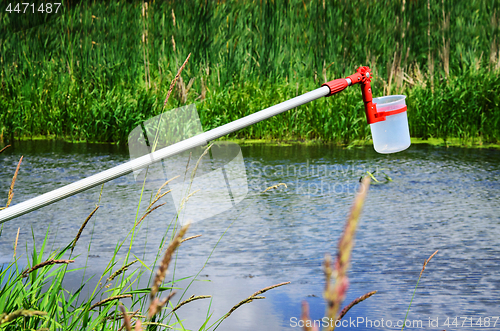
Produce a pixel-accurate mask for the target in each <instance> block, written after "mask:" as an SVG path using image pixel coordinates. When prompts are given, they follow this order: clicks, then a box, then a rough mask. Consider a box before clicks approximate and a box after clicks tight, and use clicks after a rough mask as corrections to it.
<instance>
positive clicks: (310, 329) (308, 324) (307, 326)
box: [300, 300, 319, 331]
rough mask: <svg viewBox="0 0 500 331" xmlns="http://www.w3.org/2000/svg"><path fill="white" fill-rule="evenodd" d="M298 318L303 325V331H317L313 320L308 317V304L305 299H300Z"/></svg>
mask: <svg viewBox="0 0 500 331" xmlns="http://www.w3.org/2000/svg"><path fill="white" fill-rule="evenodd" d="M300 320H301V321H302V323H303V325H304V331H318V330H319V329H318V328H317V327H316V326H314V322H312V321H311V319H310V318H309V304H308V303H307V301H305V300H304V301H302V315H301V316H300Z"/></svg>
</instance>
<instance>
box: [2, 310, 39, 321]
mask: <svg viewBox="0 0 500 331" xmlns="http://www.w3.org/2000/svg"><path fill="white" fill-rule="evenodd" d="M44 315H47V313H46V312H44V311H38V310H25V309H19V310H16V311H14V312H12V313H10V314H6V313H2V314H1V315H0V325H3V324H6V323H9V322H12V321H13V320H15V319H16V318H18V317H33V316H44Z"/></svg>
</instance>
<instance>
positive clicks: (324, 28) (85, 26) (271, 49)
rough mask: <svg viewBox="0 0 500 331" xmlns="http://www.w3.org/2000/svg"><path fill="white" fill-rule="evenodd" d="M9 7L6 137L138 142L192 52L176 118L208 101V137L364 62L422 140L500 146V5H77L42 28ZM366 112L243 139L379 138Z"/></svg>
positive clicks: (328, 103)
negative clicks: (136, 133) (135, 134)
mask: <svg viewBox="0 0 500 331" xmlns="http://www.w3.org/2000/svg"><path fill="white" fill-rule="evenodd" d="M5 6H6V4H3V7H2V8H0V9H1V10H2V14H1V15H2V16H1V19H0V24H1V25H0V28H1V31H2V33H0V43H1V45H2V46H1V47H2V52H1V53H2V55H1V56H0V76H1V77H0V79H1V84H0V109H1V110H2V111H1V112H0V137H4V138H12V137H15V136H30V135H55V136H58V137H64V138H69V139H73V140H87V141H114V142H125V141H126V137H127V135H128V133H129V132H130V131H131V130H132V129H133V128H134V127H135V126H137V125H138V124H139V123H140V122H142V121H144V120H145V119H147V118H149V117H151V116H154V115H157V114H158V113H159V112H161V110H162V100H163V99H164V96H165V94H166V91H167V89H168V83H169V82H170V80H171V79H172V78H173V76H174V75H175V73H176V72H177V70H178V68H179V67H180V65H181V63H182V61H183V60H184V59H185V58H186V56H187V54H188V53H192V58H191V60H190V63H189V65H188V66H187V67H186V69H185V71H184V72H183V75H182V76H181V77H180V79H179V81H178V86H179V87H180V88H179V89H178V90H179V92H178V93H176V95H174V98H171V100H170V101H169V104H168V105H167V106H168V107H169V108H172V107H177V106H179V105H182V104H184V103H192V102H197V103H198V109H199V110H200V112H201V114H202V115H201V118H202V124H203V125H204V127H205V128H213V127H215V126H218V125H220V124H224V123H227V122H228V121H230V120H232V119H235V118H239V117H241V116H244V115H246V114H249V113H251V112H254V111H256V110H260V109H262V108H264V107H267V106H270V105H272V104H275V103H277V102H280V101H283V100H285V99H287V98H290V97H293V96H296V95H297V94H300V93H303V92H305V91H308V90H311V89H314V88H316V87H318V86H319V85H321V84H322V83H323V82H324V81H326V80H330V79H334V78H338V77H340V76H345V75H347V74H351V73H352V72H353V71H354V69H355V68H356V67H357V66H359V65H361V64H364V65H369V66H370V67H372V69H373V70H374V73H375V77H376V78H375V81H374V83H373V88H374V91H375V95H376V96H379V95H382V94H391V93H392V94H394V93H406V94H408V95H409V96H410V97H411V98H410V99H409V100H408V101H409V103H410V105H411V107H410V108H409V109H410V111H409V116H410V123H411V127H412V135H414V136H418V137H444V138H446V137H448V136H454V137H462V138H471V137H480V138H481V139H483V140H485V141H499V140H500V133H499V132H498V130H497V128H498V121H499V118H500V111H499V107H498V105H499V97H498V96H497V95H495V93H494V91H495V90H497V89H498V88H499V78H498V74H499V68H500V48H499V44H500V36H499V26H500V13H499V12H498V8H500V2H499V0H478V1H450V0H441V1H429V2H426V1H407V0H403V1H400V0H397V1H396V0H387V1H383V2H380V1H379V2H373V1H366V0H354V1H321V0H305V1H302V0H274V1H266V0H264V1H256V0H255V1H250V0H245V1H217V2H215V1H204V0H195V1H189V2H187V1H168V2H160V1H157V2H155V1H153V2H148V3H146V4H144V2H137V1H129V2H125V1H119V2H114V1H106V2H92V3H90V2H86V1H85V2H81V3H80V4H74V3H72V2H70V1H67V2H65V3H64V5H63V7H62V8H61V14H60V15H58V16H54V18H53V19H47V18H45V23H43V22H42V23H43V24H39V25H35V24H33V23H31V24H30V19H31V20H35V19H38V20H41V18H40V17H39V16H36V15H33V18H30V17H31V16H26V15H24V16H23V15H17V16H16V15H13V14H8V13H6V12H5V8H4V7H5ZM38 23H40V22H38ZM360 100H361V97H360V93H359V91H358V89H357V88H356V89H354V90H352V91H346V92H343V94H341V95H339V96H335V97H332V98H329V99H325V100H321V101H317V102H314V103H313V104H310V105H307V106H302V107H299V108H298V109H297V110H296V111H291V112H288V113H286V114H283V115H280V116H278V117H277V118H276V119H273V120H269V121H266V122H264V123H261V124H256V125H254V126H252V127H251V128H249V129H247V130H243V131H240V132H237V133H235V134H233V137H234V136H236V137H246V138H277V139H313V138H320V139H323V140H328V141H335V142H348V141H350V140H353V139H369V138H370V135H369V130H368V128H367V124H366V121H365V120H364V117H363V116H364V115H363V110H362V104H361V102H360ZM450 117H451V118H453V119H454V121H452V122H450V121H448V120H449V119H450Z"/></svg>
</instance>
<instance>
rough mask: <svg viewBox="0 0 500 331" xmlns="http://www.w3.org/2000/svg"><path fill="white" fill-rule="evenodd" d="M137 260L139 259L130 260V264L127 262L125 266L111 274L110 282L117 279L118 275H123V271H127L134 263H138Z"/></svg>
mask: <svg viewBox="0 0 500 331" xmlns="http://www.w3.org/2000/svg"><path fill="white" fill-rule="evenodd" d="M137 261H139V260H134V261H132V262H130V263H129V264H126V265H124V266H123V267H121V268H120V269H118V270H116V271H115V272H114V273H113V274H112V275H111V276H109V277H108V279H107V281H108V282H110V281H112V280H113V279H115V278H116V277H118V276H119V275H121V274H122V273H124V272H125V271H127V269H128V268H129V267H130V266H131V265H133V264H134V263H136V262H137Z"/></svg>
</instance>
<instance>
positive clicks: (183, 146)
mask: <svg viewBox="0 0 500 331" xmlns="http://www.w3.org/2000/svg"><path fill="white" fill-rule="evenodd" d="M329 94H330V88H329V87H328V86H322V87H320V88H318V89H316V90H314V91H311V92H308V93H305V94H303V95H300V96H298V97H295V98H293V99H290V100H287V101H285V102H282V103H280V104H277V105H275V106H272V107H269V108H266V109H264V110H261V111H259V112H257V113H254V114H251V115H248V116H246V117H243V118H240V119H239V120H236V121H234V122H231V123H228V124H225V125H222V126H220V127H218V128H215V129H213V130H210V131H207V132H204V133H201V134H199V135H197V136H194V137H191V138H189V139H186V140H183V141H180V142H178V143H176V144H173V145H170V146H168V147H165V148H162V149H160V150H158V151H156V152H153V153H151V154H147V155H144V156H141V157H139V158H137V159H135V160H132V161H129V162H127V163H124V164H121V165H118V166H116V167H113V168H111V169H108V170H105V171H103V172H100V173H98V174H95V175H92V176H90V177H87V178H84V179H81V180H79V181H77V182H74V183H72V184H69V185H66V186H63V187H61V188H58V189H56V190H54V191H50V192H47V193H45V194H42V195H40V196H38V197H36V198H33V199H30V200H27V201H24V202H21V203H19V204H17V205H14V206H11V207H9V208H6V209H4V210H2V211H0V223H4V222H7V221H9V220H11V219H13V218H16V217H18V216H21V215H24V214H26V213H29V212H32V211H34V210H36V209H39V208H42V207H44V206H47V205H50V204H51V203H54V202H56V201H59V200H62V199H65V198H67V197H69V196H72V195H74V194H77V193H80V192H83V191H85V190H88V189H90V188H92V187H95V186H97V185H101V184H103V183H106V182H109V181H110V180H112V179H115V178H118V177H121V176H123V175H126V174H129V173H131V172H132V171H134V170H138V169H142V168H145V167H147V166H149V165H151V164H153V163H155V162H158V161H160V160H162V159H164V158H167V157H169V156H172V155H175V154H178V153H181V152H184V151H186V150H188V149H191V148H193V147H198V146H202V145H204V144H205V143H206V142H208V141H211V140H215V139H217V138H220V137H222V136H225V135H227V134H229V133H231V132H234V131H237V130H240V129H243V128H246V127H247V126H250V125H252V124H255V123H258V122H260V121H263V120H265V119H268V118H269V117H272V116H275V115H278V114H281V113H283V112H285V111H287V110H290V109H292V108H295V107H297V106H300V105H303V104H305V103H308V102H310V101H313V100H316V99H319V98H321V97H324V96H327V95H329Z"/></svg>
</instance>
